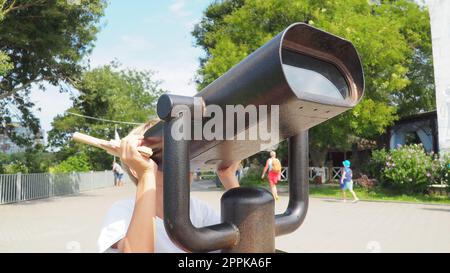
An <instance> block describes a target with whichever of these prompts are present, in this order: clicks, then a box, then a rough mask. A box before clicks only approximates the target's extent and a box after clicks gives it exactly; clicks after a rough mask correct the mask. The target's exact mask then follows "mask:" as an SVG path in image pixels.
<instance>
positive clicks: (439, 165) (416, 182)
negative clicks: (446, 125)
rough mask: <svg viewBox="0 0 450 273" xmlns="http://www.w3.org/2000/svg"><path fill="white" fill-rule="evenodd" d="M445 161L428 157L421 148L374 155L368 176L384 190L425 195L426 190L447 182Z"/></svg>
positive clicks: (404, 148) (402, 149)
mask: <svg viewBox="0 0 450 273" xmlns="http://www.w3.org/2000/svg"><path fill="white" fill-rule="evenodd" d="M446 161H448V157H447V159H445V158H439V157H438V155H436V154H427V153H426V152H425V151H424V149H423V146H422V145H420V144H419V145H417V144H414V145H409V146H403V147H400V148H399V149H397V150H392V151H390V152H386V151H385V150H379V151H374V152H373V153H372V159H371V162H370V164H369V166H368V172H369V174H371V175H372V177H375V178H376V179H377V180H378V181H379V183H380V185H381V186H382V187H384V188H387V189H391V190H393V191H395V192H399V193H400V192H401V193H406V194H413V193H425V192H426V191H427V189H428V186H430V185H432V184H439V183H441V181H443V180H444V179H446V176H445V175H447V179H448V174H447V173H448V166H447V165H448V163H445V162H446Z"/></svg>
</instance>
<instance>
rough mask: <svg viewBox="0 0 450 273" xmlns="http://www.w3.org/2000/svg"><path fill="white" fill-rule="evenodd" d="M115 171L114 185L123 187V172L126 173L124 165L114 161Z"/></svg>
mask: <svg viewBox="0 0 450 273" xmlns="http://www.w3.org/2000/svg"><path fill="white" fill-rule="evenodd" d="M112 170H113V172H114V186H117V187H122V186H123V174H124V173H125V172H124V171H123V169H122V167H121V166H120V165H119V164H118V163H117V162H116V161H114V163H113V169H112Z"/></svg>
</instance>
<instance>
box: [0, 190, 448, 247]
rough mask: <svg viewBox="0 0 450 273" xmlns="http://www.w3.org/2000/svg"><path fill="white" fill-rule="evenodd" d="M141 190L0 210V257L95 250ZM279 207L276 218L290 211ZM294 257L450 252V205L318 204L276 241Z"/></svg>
mask: <svg viewBox="0 0 450 273" xmlns="http://www.w3.org/2000/svg"><path fill="white" fill-rule="evenodd" d="M221 194H222V192H220V191H218V190H216V189H215V188H214V187H213V186H212V184H211V183H202V184H194V187H193V195H194V196H196V197H197V198H199V199H202V200H204V201H206V202H209V203H210V204H211V205H212V206H213V207H215V208H216V209H219V206H220V196H221ZM133 195H134V186H132V185H128V186H125V187H123V188H120V189H117V188H116V189H102V190H97V191H93V192H87V193H83V194H81V195H79V196H69V197H60V198H53V199H46V200H38V201H32V202H27V203H22V204H16V205H5V206H0V252H79V251H82V252H95V251H96V239H97V236H98V232H99V229H100V226H101V223H102V220H103V216H104V215H105V212H106V210H107V209H108V207H109V206H111V204H112V203H113V202H115V201H116V200H120V199H122V198H125V197H129V196H133ZM287 202H288V198H287V196H282V198H281V200H280V201H279V202H277V204H276V209H277V212H279V213H281V212H282V211H283V210H284V209H285V208H286V206H287ZM277 248H279V249H282V250H284V251H287V252H450V206H433V205H421V204H396V203H375V202H360V203H358V204H351V203H342V202H339V201H337V200H324V199H315V198H312V199H311V201H310V209H309V212H308V216H307V218H306V221H305V224H304V225H303V226H302V227H301V228H300V229H299V230H297V231H296V232H295V233H293V234H291V235H288V236H284V237H280V238H277Z"/></svg>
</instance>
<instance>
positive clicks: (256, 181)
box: [239, 166, 268, 187]
mask: <svg viewBox="0 0 450 273" xmlns="http://www.w3.org/2000/svg"><path fill="white" fill-rule="evenodd" d="M262 171H263V168H262V167H256V166H252V167H251V168H250V169H249V170H248V172H247V174H246V175H245V176H244V177H243V178H242V179H241V181H240V182H239V183H240V185H241V186H244V187H262V186H265V185H267V184H268V182H267V179H261V174H262Z"/></svg>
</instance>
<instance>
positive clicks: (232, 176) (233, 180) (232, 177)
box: [217, 161, 240, 189]
mask: <svg viewBox="0 0 450 273" xmlns="http://www.w3.org/2000/svg"><path fill="white" fill-rule="evenodd" d="M239 164H240V162H239V161H238V162H235V163H233V164H231V165H230V166H228V167H225V168H219V169H217V176H218V177H219V179H220V181H221V182H222V184H223V186H224V187H225V189H232V188H236V187H239V181H237V177H236V171H237V169H238V168H239Z"/></svg>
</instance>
